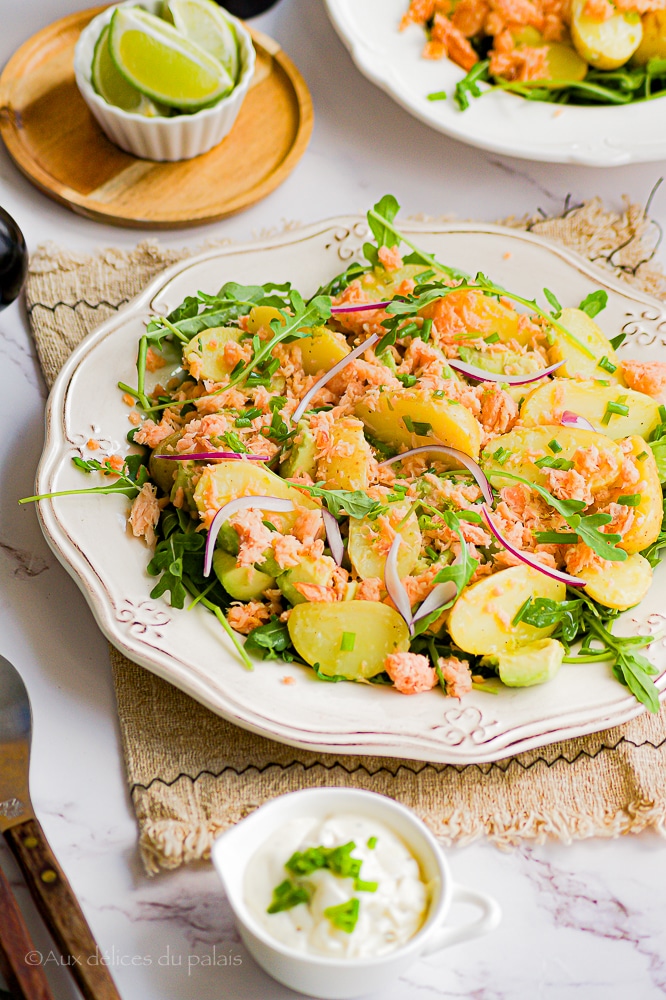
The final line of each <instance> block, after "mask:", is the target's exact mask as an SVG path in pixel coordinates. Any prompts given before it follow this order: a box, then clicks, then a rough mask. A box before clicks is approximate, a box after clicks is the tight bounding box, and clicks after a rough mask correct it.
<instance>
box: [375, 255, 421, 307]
mask: <svg viewBox="0 0 666 1000" xmlns="http://www.w3.org/2000/svg"><path fill="white" fill-rule="evenodd" d="M429 270H431V268H430V267H428V265H427V264H403V266H402V267H398V268H396V270H395V271H387V270H386V268H384V267H382V266H379V267H373V268H372V270H371V271H368V272H367V274H364V275H363V277H362V278H361V279H360V281H361V287H362V288H363V289H365V291H367V292H371V293H372V296H373V299H374V298H376V300H377V302H381V300H382V299H392V298H393V296H394V295H395V293H396V291H397V289H398V288H399V287H400V285H401V284H402V283H403V281H409V280H416V277H417V275H419V274H420V273H421V272H422V271H429Z"/></svg>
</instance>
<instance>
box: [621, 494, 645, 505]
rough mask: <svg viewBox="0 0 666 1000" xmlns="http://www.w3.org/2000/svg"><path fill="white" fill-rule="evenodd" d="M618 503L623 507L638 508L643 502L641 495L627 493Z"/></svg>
mask: <svg viewBox="0 0 666 1000" xmlns="http://www.w3.org/2000/svg"><path fill="white" fill-rule="evenodd" d="M617 502H618V503H619V504H622V506H623V507H638V506H639V505H640V502H641V494H640V493H626V494H623V495H622V496H621V497H618V498H617Z"/></svg>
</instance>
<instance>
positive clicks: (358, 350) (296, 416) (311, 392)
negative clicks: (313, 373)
mask: <svg viewBox="0 0 666 1000" xmlns="http://www.w3.org/2000/svg"><path fill="white" fill-rule="evenodd" d="M378 340H379V337H378V336H377V334H376V333H373V334H372V336H371V337H368V338H367V340H364V341H363V343H362V344H359V345H358V347H355V348H354V350H353V351H350V352H349V354H347V355H346V357H344V358H343V359H342V361H338V363H337V365H333V367H332V368H329V370H328V371H327V372H326V374H325V375H322V377H321V378H320V379H317V381H316V382H315V384H314V385H313V386H312V388H311V389H308V391H307V392H306V393H305V395H304V396H303V399H302V400H301V401H300V403H299V404H298V406H297V407H296V409H295V410H294V412H293V414H292V416H291V419H292V422H293V423H295V424H297V423H298V421H299V420H300V419H301V417H302V416H303V414H304V413H305V411H306V410H307V408H308V404H309V402H310V400H311V399H312V397H313V396H316V395H317V393H318V392H319V390H320V389H322V388H323V387H324V386H325V385H326V383H327V382H329V381H330V380H331V379H332V378H333V376H334V375H337V374H338V372H341V371H342V370H343V368H346V367H347V365H348V364H349V363H350V361H353V360H354V358H357V357H358V356H359V354H363V352H364V351H367V349H368V348H369V347H372V345H373V344H376V343H377V341H378Z"/></svg>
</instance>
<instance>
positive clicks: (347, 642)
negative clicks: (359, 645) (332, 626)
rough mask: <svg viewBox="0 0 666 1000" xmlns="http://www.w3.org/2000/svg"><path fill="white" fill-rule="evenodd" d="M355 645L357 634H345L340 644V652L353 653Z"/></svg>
mask: <svg viewBox="0 0 666 1000" xmlns="http://www.w3.org/2000/svg"><path fill="white" fill-rule="evenodd" d="M355 645H356V632H343V633H342V641H341V642H340V651H341V652H342V653H351V652H352V650H353V648H354V646H355Z"/></svg>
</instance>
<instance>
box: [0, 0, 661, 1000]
mask: <svg viewBox="0 0 666 1000" xmlns="http://www.w3.org/2000/svg"><path fill="white" fill-rule="evenodd" d="M86 6H88V3H87V2H86V0H39V2H37V0H22V2H21V4H20V5H19V4H16V3H14V4H11V3H10V2H9V0H0V14H1V15H2V16H1V22H2V32H1V33H0V64H4V62H5V61H6V59H7V58H8V57H9V55H10V54H11V52H12V51H13V50H14V49H15V48H16V47H17V46H18V45H19V44H20V43H21V42H22V41H24V40H25V39H26V38H27V37H28V36H29V35H30V34H32V33H33V32H34V31H35V30H37V29H38V28H40V27H42V26H45V25H46V24H48V23H49V22H50V21H52V20H54V19H55V18H57V17H60V16H63V15H64V14H67V13H69V12H71V11H72V10H74V9H77V8H84V7H86ZM255 23H256V25H257V26H258V27H259V28H261V29H263V30H264V31H267V32H268V33H269V34H272V35H273V36H274V37H276V38H277V39H278V40H279V41H280V42H281V43H282V45H283V46H284V48H285V49H286V51H287V52H288V53H289V54H290V55H291V56H292V57H293V58H294V59H295V60H296V62H297V63H298V65H299V67H300V69H301V71H302V72H303V74H304V76H305V79H306V81H307V83H308V85H309V86H310V88H311V90H312V93H313V97H314V101H315V108H316V114H317V118H316V125H315V130H314V135H313V138H312V143H311V145H310V148H309V150H308V152H307V153H306V155H305V157H304V159H303V161H302V162H301V164H300V165H299V167H298V168H297V169H296V171H295V172H294V174H293V175H292V176H291V177H290V178H289V179H288V180H287V181H286V182H285V183H284V184H283V186H282V187H281V188H279V189H278V190H277V191H276V192H274V193H273V194H272V195H271V196H270V197H269V198H267V199H266V200H265V201H264V202H262V203H261V204H259V205H257V206H255V207H254V208H252V209H251V210H249V211H248V212H246V213H244V214H243V215H240V216H238V217H236V218H234V219H231V220H228V221H226V222H221V223H219V224H216V225H212V226H209V227H205V228H202V229H197V230H192V231H184V232H183V231H181V232H178V233H171V234H170V233H164V234H161V235H160V240H161V241H162V243H164V244H167V245H180V244H187V245H191V246H194V245H200V244H201V243H202V242H203V241H205V240H206V239H207V238H221V237H229V238H231V239H234V240H245V239H251V238H252V237H254V236H257V235H259V234H261V233H263V232H265V231H267V230H271V229H275V228H280V227H281V226H283V225H284V224H285V222H294V221H300V222H310V221H315V220H317V219H319V218H323V217H326V216H331V215H335V214H337V213H346V212H349V211H359V212H362V211H365V209H366V208H367V206H368V205H370V204H372V202H373V201H374V200H375V199H376V197H377V196H379V195H381V194H382V193H384V192H385V191H393V192H394V193H395V194H396V195H397V197H398V198H399V200H400V201H401V203H402V205H403V210H404V211H405V212H406V213H408V214H413V213H418V212H425V213H428V214H431V215H440V214H456V215H458V216H460V217H462V218H466V217H475V218H478V219H486V220H492V219H496V218H497V217H499V216H504V215H508V214H520V213H523V212H528V211H529V212H531V211H533V210H534V209H536V208H542V209H543V210H544V212H546V213H551V212H555V211H557V210H558V209H560V208H561V207H562V205H563V203H564V201H565V198H566V197H567V195H570V196H571V197H572V198H573V199H577V200H579V199H583V198H587V197H590V196H592V195H595V194H599V195H601V196H602V197H604V198H605V199H606V200H607V201H608V202H609V204H612V205H619V204H620V202H621V196H622V194H623V193H630V194H631V195H632V197H633V198H634V199H637V200H645V199H647V197H648V194H649V192H650V190H651V189H652V187H653V185H654V183H655V182H656V180H657V179H658V177H659V176H660V172H661V166H660V165H659V164H644V165H641V166H635V167H625V168H616V169H612V170H607V171H599V170H595V171H593V170H589V169H585V168H573V167H567V166H562V165H548V164H545V165H544V164H538V163H527V162H523V161H518V160H512V159H508V158H503V157H498V156H495V155H493V154H484V153H480V152H478V151H476V150H474V149H471V148H467V147H464V146H461V145H459V144H457V143H455V142H453V141H452V140H448V139H447V138H445V137H444V136H441V135H439V134H437V133H435V132H431V131H429V130H428V129H427V128H426V127H425V126H424V125H422V124H421V123H419V122H417V121H415V120H414V119H412V118H410V117H409V116H408V115H407V113H406V112H404V111H402V110H401V109H400V108H398V107H397V106H396V105H395V104H393V103H392V102H391V101H390V100H389V98H388V97H386V96H385V95H384V94H382V93H380V92H379V91H378V90H376V89H375V88H374V87H373V86H372V85H371V84H369V83H368V82H366V81H365V80H364V79H363V78H362V77H361V76H360V75H359V74H358V73H357V72H356V70H355V69H354V67H353V65H352V64H351V62H350V60H349V58H348V56H347V54H346V52H345V50H344V48H343V46H342V45H341V43H340V42H339V40H338V38H337V36H336V35H335V33H334V32H333V29H332V28H331V26H330V25H329V23H328V21H327V18H326V15H325V13H324V10H323V7H322V5H321V4H320V3H319V2H318V0H282V2H281V3H279V4H278V5H277V6H276V7H275V8H273V10H271V11H270V12H269V13H267V14H265V15H263V16H262V17H260V18H257V19H256V21H255ZM0 204H1V205H2V206H3V207H5V208H6V209H7V210H8V211H9V212H11V214H13V215H14V216H15V217H16V219H17V220H18V221H19V223H20V224H21V226H22V227H23V229H24V231H25V234H26V238H27V240H28V244H29V246H30V248H31V249H34V248H35V247H36V246H37V244H39V243H42V242H44V241H46V240H54V241H56V242H58V243H60V244H62V245H65V246H67V247H70V248H73V249H78V250H93V249H94V248H96V247H100V246H105V245H106V246H108V245H117V246H122V247H129V246H132V245H133V244H134V243H135V242H136V241H137V240H138V239H139V238H142V237H145V236H151V235H154V234H151V233H148V232H145V233H143V232H137V231H129V230H122V229H112V228H109V227H104V226H102V225H98V224H96V223H93V222H89V221H86V220H84V219H81V218H78V217H77V216H76V215H74V214H72V213H71V212H69V211H67V210H66V209H65V208H62V207H60V206H59V205H56V204H55V203H54V202H51V201H49V200H48V199H47V198H45V197H44V196H43V195H41V194H40V193H39V192H37V191H36V190H35V189H34V188H33V187H31V185H30V184H29V183H28V182H27V181H26V180H25V179H24V178H23V177H22V176H21V175H20V174H19V173H18V171H17V170H16V169H15V167H14V166H13V164H12V163H11V162H10V160H9V158H8V156H7V155H6V152H5V151H4V148H0ZM653 214H654V215H655V216H656V217H657V219H659V220H660V221H661V222H662V223H666V193H664V194H661V195H658V196H657V198H656V199H655V202H654V205H653ZM0 356H1V359H2V372H3V388H2V393H1V396H0V398H1V402H0V408H1V410H2V415H3V423H4V426H11V427H12V428H14V429H18V428H20V433H17V432H16V430H15V431H14V433H11V434H7V433H5V434H4V435H2V437H0V466H1V470H2V471H1V474H0V489H1V490H2V503H1V505H0V652H1V653H2V654H4V655H5V656H7V657H8V658H9V659H11V660H12V661H13V662H14V663H15V664H16V665H17V666H18V667H19V669H20V670H21V672H22V673H23V676H24V677H25V679H26V682H27V684H28V687H29V690H30V694H31V698H32V703H33V711H34V724H35V733H34V744H33V760H32V789H33V798H34V804H35V807H36V810H37V814H38V816H39V818H40V819H41V821H42V824H43V826H44V829H45V831H46V834H47V836H48V838H49V840H50V842H51V844H52V846H53V848H54V850H55V852H56V854H57V856H58V858H59V860H60V861H61V863H62V865H63V867H64V869H65V871H66V872H67V875H68V876H69V878H70V880H71V883H72V885H73V887H74V890H75V891H76V893H77V894H78V896H79V898H80V900H81V904H82V906H83V908H84V910H85V913H86V915H87V917H88V919H89V921H90V924H91V926H92V928H93V931H94V933H95V935H96V936H97V939H98V942H99V945H100V949H101V950H102V952H103V953H104V954H105V955H106V956H107V960H108V961H109V964H110V966H111V968H112V971H113V974H114V976H115V979H116V981H117V984H118V987H119V989H120V992H121V995H122V997H123V998H127V1000H176V998H178V1000H185V998H189V997H192V998H195V997H196V998H197V1000H212V998H222V997H224V998H226V1000H269V998H270V1000H287V998H288V997H292V996H295V995H294V994H291V993H290V992H289V991H288V990H286V989H284V988H282V987H280V986H278V985H277V984H276V983H274V982H273V981H272V980H270V979H268V977H266V976H265V975H264V974H263V973H262V972H261V971H260V970H259V969H258V968H257V967H256V966H255V965H254V963H253V961H252V960H251V959H250V958H249V956H248V955H247V954H246V952H245V951H244V949H243V947H242V945H241V944H240V942H239V939H238V937H237V935H236V932H235V929H234V926H233V921H232V918H231V915H230V912H229V908H228V906H227V904H226V901H225V899H224V897H223V895H222V893H221V891H220V889H219V886H218V883H217V880H216V876H215V875H214V873H213V872H212V870H211V869H210V868H209V867H208V866H206V865H202V866H200V867H196V868H191V869H188V870H182V871H178V872H175V873H171V874H163V875H160V876H158V877H156V878H153V879H148V878H146V876H145V875H144V874H143V871H142V869H141V866H140V863H139V860H138V856H137V851H136V826H135V822H134V818H133V814H132V812H131V809H130V805H129V801H128V797H127V791H126V787H125V781H124V774H123V765H122V760H121V754H120V747H119V739H118V728H117V722H116V715H115V707H114V698H113V691H112V687H111V678H110V669H109V662H108V656H107V651H106V644H105V641H104V639H103V638H102V636H101V634H100V633H99V632H98V631H97V629H96V627H95V624H94V622H93V619H92V616H91V614H90V612H89V610H88V608H87V605H86V604H85V601H84V600H83V597H82V596H81V594H80V593H79V591H78V589H77V587H76V585H75V584H74V582H73V581H72V580H71V579H70V578H69V576H68V575H67V574H66V573H65V571H64V570H63V569H62V568H61V567H60V566H59V564H58V563H57V562H56V561H55V559H54V557H53V556H52V555H51V553H50V551H49V549H48V548H47V546H46V543H45V542H44V540H43V539H42V536H41V533H40V530H39V527H38V524H37V519H36V517H35V512H34V510H32V509H30V508H19V507H18V506H17V505H16V499H17V498H18V497H20V496H25V495H28V494H30V493H31V492H32V485H33V477H34V471H35V467H36V464H37V461H38V458H39V455H40V451H41V446H42V437H43V428H42V413H43V405H44V399H45V396H46V390H45V387H44V385H43V383H42V380H41V376H40V374H39V368H38V365H37V362H36V360H35V357H34V352H33V350H32V346H31V343H30V339H29V336H28V332H27V320H26V316H25V312H24V308H23V306H22V304H15V305H13V306H12V307H10V308H9V309H7V310H5V312H3V313H2V314H0ZM665 856H666V844H664V841H663V840H661V839H660V838H658V837H657V836H656V835H653V834H646V835H642V836H640V837H628V838H625V839H623V840H621V841H614V842H605V841H587V842H582V843H576V844H574V845H569V846H566V845H560V844H548V845H542V846H528V847H523V848H521V849H519V850H515V851H511V852H509V853H502V852H499V851H498V850H497V849H495V848H494V847H492V846H491V845H488V844H483V843H477V844H475V845H472V846H469V847H466V848H464V849H456V850H452V851H451V852H450V860H451V866H452V869H453V872H454V875H455V877H456V879H458V880H459V881H461V882H464V883H468V884H469V885H472V886H476V887H479V888H485V889H486V890H487V891H489V892H491V893H492V894H493V895H495V896H496V898H497V899H498V900H499V901H500V902H501V904H502V907H503V909H504V921H503V924H502V926H501V927H500V929H499V930H498V931H496V932H495V933H494V934H493V935H492V936H490V937H487V938H485V939H483V940H481V941H478V942H473V943H469V944H464V945H459V946H457V947H454V948H452V949H451V950H450V951H448V952H446V953H442V954H441V955H438V956H433V957H430V958H428V959H425V960H422V961H420V962H418V963H417V964H416V965H414V966H413V967H412V968H411V969H410V971H409V972H408V974H407V975H406V976H405V977H404V978H403V979H401V980H400V981H399V982H396V983H395V986H394V988H393V990H392V991H391V992H390V993H389V994H384V995H383V997H382V1000H429V998H439V997H441V998H451V1000H454V998H455V1000H458V998H462V997H469V998H474V1000H509V998H510V1000H542V998H544V1000H569V998H571V1000H573V998H578V997H581V998H584V1000H621V998H624V997H625V996H630V997H631V998H632V1000H647V998H656V997H659V996H662V995H664V994H666V865H665V864H664V859H665ZM0 864H2V867H3V868H4V870H5V871H6V872H7V873H8V875H9V877H10V879H11V882H12V884H13V885H14V887H15V889H16V893H17V896H18V898H19V901H20V904H21V906H22V907H23V909H24V912H25V914H26V918H27V921H28V924H29V926H30V929H31V932H32V934H33V936H34V940H35V946H36V949H37V950H38V951H39V952H40V953H41V954H42V956H43V961H44V963H45V967H46V972H47V977H48V979H49V980H50V982H51V984H52V987H53V991H54V995H55V996H56V997H57V998H58V1000H70V998H71V1000H73V998H75V997H76V996H77V995H78V994H77V992H76V990H75V988H74V986H73V985H72V983H71V981H70V979H69V976H68V974H67V970H66V969H63V968H62V967H61V966H60V960H59V957H58V955H57V954H56V953H55V949H54V946H53V945H52V943H51V942H50V940H49V938H48V935H47V934H46V932H45V930H44V929H43V926H42V924H41V922H40V920H39V918H38V917H37V915H36V913H35V911H34V908H33V906H32V904H31V901H30V899H29V897H28V895H27V893H26V891H25V889H24V888H23V885H22V882H21V878H20V876H19V874H18V872H17V870H16V868H15V866H14V864H13V861H12V859H11V858H10V857H9V856H8V854H7V852H6V850H4V849H0ZM460 915H461V917H463V918H464V917H465V916H466V913H465V912H464V911H461V914H460ZM454 916H457V914H454ZM1 919H2V915H1V914H0V920H1ZM377 1000H379V998H378V997H377Z"/></svg>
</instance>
